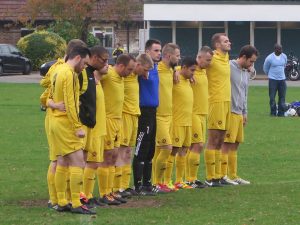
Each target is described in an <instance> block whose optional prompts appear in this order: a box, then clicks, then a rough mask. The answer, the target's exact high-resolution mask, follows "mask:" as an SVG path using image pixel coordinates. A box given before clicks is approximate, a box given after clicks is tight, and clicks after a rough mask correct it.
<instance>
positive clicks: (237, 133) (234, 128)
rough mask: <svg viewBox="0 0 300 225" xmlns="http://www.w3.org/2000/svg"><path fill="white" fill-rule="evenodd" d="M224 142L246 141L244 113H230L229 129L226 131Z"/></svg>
mask: <svg viewBox="0 0 300 225" xmlns="http://www.w3.org/2000/svg"><path fill="white" fill-rule="evenodd" d="M224 142H228V143H235V142H239V143H242V142H244V125H243V115H239V114H235V113H231V114H230V126H229V129H228V130H227V131H226V135H225V139H224Z"/></svg>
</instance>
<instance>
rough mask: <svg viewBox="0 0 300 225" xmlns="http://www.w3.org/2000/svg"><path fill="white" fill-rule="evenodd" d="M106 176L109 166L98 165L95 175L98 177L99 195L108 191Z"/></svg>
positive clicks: (101, 195)
mask: <svg viewBox="0 0 300 225" xmlns="http://www.w3.org/2000/svg"><path fill="white" fill-rule="evenodd" d="M108 176H109V168H108V167H98V169H97V177H98V188H99V194H100V197H103V196H104V195H107V194H109V193H110V191H109V189H108Z"/></svg>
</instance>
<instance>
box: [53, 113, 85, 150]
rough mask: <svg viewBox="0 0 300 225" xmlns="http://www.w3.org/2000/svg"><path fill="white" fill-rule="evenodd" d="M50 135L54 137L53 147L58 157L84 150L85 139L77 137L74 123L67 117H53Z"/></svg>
mask: <svg viewBox="0 0 300 225" xmlns="http://www.w3.org/2000/svg"><path fill="white" fill-rule="evenodd" d="M50 135H53V136H52V137H53V139H52V140H53V145H52V147H54V149H55V153H56V155H61V156H64V155H67V154H69V153H72V152H75V151H78V150H81V149H83V147H84V146H83V138H79V137H77V136H76V135H75V130H74V128H73V125H72V123H71V122H70V120H69V119H68V118H67V117H66V116H58V117H55V116H52V118H51V123H50Z"/></svg>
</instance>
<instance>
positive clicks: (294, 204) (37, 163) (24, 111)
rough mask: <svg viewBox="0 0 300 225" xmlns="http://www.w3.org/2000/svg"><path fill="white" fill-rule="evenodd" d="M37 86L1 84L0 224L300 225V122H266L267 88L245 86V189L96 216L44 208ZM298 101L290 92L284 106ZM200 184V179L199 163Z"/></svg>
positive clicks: (182, 195) (197, 193) (137, 204)
mask: <svg viewBox="0 0 300 225" xmlns="http://www.w3.org/2000/svg"><path fill="white" fill-rule="evenodd" d="M40 92H41V88H40V87H38V85H37V84H0V127H1V133H2V135H1V136H0V143H1V156H2V157H1V158H0V168H1V169H0V203H1V204H0V205H1V209H0V224H5V225H6V224H8V225H13V224H26V225H31V224H39V225H40V224H82V225H85V224H118V225H121V224H161V225H162V224H173V225H175V224H176V225H177V224H200V225H202V224H209V225H213V224H230V225H231V224H232V225H239V224H240V225H250V224H251V225H252V224H257V225H262V224H270V225H274V224H278V225H283V224H291V225H294V224H295V225H296V224H300V163H299V159H300V147H299V133H298V131H297V129H298V128H299V124H300V118H273V117H269V115H268V113H269V108H268V92H267V87H250V91H249V93H250V94H249V124H248V126H247V127H246V138H245V143H244V144H242V145H241V147H240V152H239V175H240V176H241V177H243V178H246V179H249V180H250V181H251V182H252V184H251V185H249V186H238V187H224V188H206V189H203V190H184V191H179V192H177V193H173V194H168V195H160V196H157V197H150V198H141V199H132V200H130V203H129V204H127V205H125V206H124V207H122V208H116V207H114V208H113V207H107V208H98V209H97V216H81V215H72V214H68V213H66V214H58V213H56V212H55V211H51V210H49V209H47V208H46V203H47V198H48V194H47V185H46V172H47V166H48V154H47V153H48V149H47V142H46V139H45V135H44V125H43V122H44V113H43V112H41V111H40V110H39V101H38V96H39V94H40ZM297 99H298V100H299V99H300V91H299V88H289V89H288V94H287V101H288V102H289V101H292V100H297ZM201 164H202V165H201V170H200V178H201V179H202V180H203V178H204V168H203V157H202V158H201Z"/></svg>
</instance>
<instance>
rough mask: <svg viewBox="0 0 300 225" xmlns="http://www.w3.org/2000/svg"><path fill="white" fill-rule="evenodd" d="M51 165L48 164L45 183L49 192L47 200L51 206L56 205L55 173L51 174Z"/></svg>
mask: <svg viewBox="0 0 300 225" xmlns="http://www.w3.org/2000/svg"><path fill="white" fill-rule="evenodd" d="M52 166H53V165H52V163H50V165H49V168H48V173H47V183H48V191H49V199H50V202H51V204H52V205H56V204H57V194H56V188H55V173H52Z"/></svg>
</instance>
